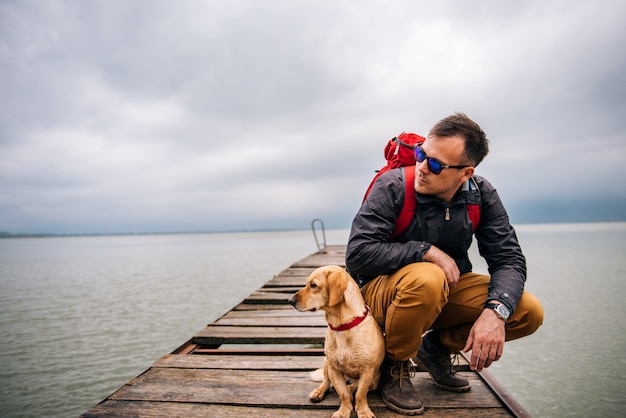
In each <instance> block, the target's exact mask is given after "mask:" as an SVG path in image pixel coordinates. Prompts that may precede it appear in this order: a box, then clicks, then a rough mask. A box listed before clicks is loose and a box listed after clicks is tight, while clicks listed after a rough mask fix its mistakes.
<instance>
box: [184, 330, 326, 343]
mask: <svg viewBox="0 0 626 418" xmlns="http://www.w3.org/2000/svg"><path fill="white" fill-rule="evenodd" d="M325 334H326V327H323V328H322V327H307V328H299V327H271V326H270V327H233V326H216V325H209V326H207V327H206V328H204V329H203V330H201V331H200V332H198V333H197V334H196V335H194V337H193V338H192V342H193V343H194V344H199V345H208V346H214V345H221V344H322V343H323V342H324V335H325Z"/></svg>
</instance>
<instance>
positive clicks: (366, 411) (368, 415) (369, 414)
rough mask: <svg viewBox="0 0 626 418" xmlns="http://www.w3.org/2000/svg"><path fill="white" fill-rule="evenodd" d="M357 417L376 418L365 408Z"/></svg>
mask: <svg viewBox="0 0 626 418" xmlns="http://www.w3.org/2000/svg"><path fill="white" fill-rule="evenodd" d="M356 416H357V417H359V418H376V415H374V413H373V412H372V410H371V409H369V408H364V409H363V410H357V411H356Z"/></svg>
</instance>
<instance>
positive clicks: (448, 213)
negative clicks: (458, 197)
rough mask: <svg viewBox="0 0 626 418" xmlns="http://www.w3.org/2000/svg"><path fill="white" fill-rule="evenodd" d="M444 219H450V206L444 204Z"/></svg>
mask: <svg viewBox="0 0 626 418" xmlns="http://www.w3.org/2000/svg"><path fill="white" fill-rule="evenodd" d="M445 220H446V221H449V220H450V207H449V206H446V216H445Z"/></svg>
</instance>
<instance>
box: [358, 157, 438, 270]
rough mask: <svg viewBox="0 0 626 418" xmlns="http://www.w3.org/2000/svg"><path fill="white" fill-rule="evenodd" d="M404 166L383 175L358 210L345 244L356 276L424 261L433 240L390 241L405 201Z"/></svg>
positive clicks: (396, 268)
mask: <svg viewBox="0 0 626 418" xmlns="http://www.w3.org/2000/svg"><path fill="white" fill-rule="evenodd" d="M404 190H405V188H404V179H403V177H402V170H401V169H395V170H390V171H389V172H387V173H384V174H383V175H381V176H380V177H379V178H378V180H377V181H376V183H375V184H374V187H373V188H372V190H371V191H370V194H369V195H368V197H367V199H366V200H365V202H363V205H362V206H361V208H360V209H359V211H358V212H357V214H356V216H355V218H354V220H353V222H352V229H351V231H350V237H349V239H348V245H347V248H346V267H347V269H348V271H349V272H350V273H351V274H352V275H353V276H357V275H359V276H368V277H374V276H378V275H381V274H390V273H393V272H394V271H396V270H398V269H399V268H401V267H403V266H405V265H407V264H411V263H414V262H417V261H422V259H423V256H424V254H425V253H426V252H427V251H428V250H429V249H430V244H428V243H426V242H422V241H408V242H389V241H388V240H389V236H390V235H391V233H392V231H393V228H394V226H395V222H396V219H397V217H398V216H399V214H400V212H401V210H402V205H403V204H404V194H405V191H404Z"/></svg>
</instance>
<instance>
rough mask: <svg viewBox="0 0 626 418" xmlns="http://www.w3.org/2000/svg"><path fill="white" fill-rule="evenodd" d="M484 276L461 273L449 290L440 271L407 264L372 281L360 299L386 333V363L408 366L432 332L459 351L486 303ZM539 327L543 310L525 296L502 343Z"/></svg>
mask: <svg viewBox="0 0 626 418" xmlns="http://www.w3.org/2000/svg"><path fill="white" fill-rule="evenodd" d="M489 279H490V277H489V276H486V275H483V274H476V273H466V274H463V275H462V276H461V279H460V280H459V283H458V284H457V285H456V286H455V287H454V289H452V290H449V288H448V283H447V281H446V278H445V275H444V273H443V271H442V270H441V269H440V268H439V267H438V266H436V265H435V264H433V263H427V262H423V263H414V264H409V265H407V266H405V267H403V268H401V269H399V270H398V271H396V272H395V273H393V274H390V275H383V276H378V277H376V278H374V279H373V280H372V281H370V282H369V283H367V284H366V285H365V286H364V287H363V288H362V289H361V293H362V294H363V298H364V299H365V303H366V304H367V305H369V307H370V308H371V310H372V315H373V317H374V318H375V319H376V321H377V322H378V324H379V325H380V326H381V328H382V329H383V330H384V332H385V344H386V351H387V357H389V358H390V359H392V360H408V359H409V358H411V357H413V356H415V355H416V354H417V349H418V348H419V346H420V344H421V343H422V335H423V334H424V333H425V332H426V331H428V330H429V329H436V330H438V332H439V336H440V339H441V342H442V343H443V345H445V346H446V347H448V348H449V349H451V350H453V351H460V350H461V349H462V348H463V347H464V346H465V342H466V340H467V337H468V335H469V332H470V329H471V328H472V325H473V324H474V322H475V321H476V320H477V319H478V317H479V316H480V314H481V313H482V311H483V309H484V308H483V304H484V303H485V301H486V300H487V296H488V288H489ZM542 322H543V307H542V306H541V303H540V302H539V300H538V299H537V298H536V297H535V296H533V295H532V294H530V293H528V292H526V291H525V292H524V293H523V294H522V297H521V298H520V300H519V302H518V304H517V307H516V309H515V312H513V314H512V315H511V317H510V318H509V319H508V321H507V322H506V340H507V341H509V340H514V339H516V338H521V337H524V336H526V335H530V334H532V333H533V332H535V331H536V330H537V328H539V326H540V325H541V323H542Z"/></svg>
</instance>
